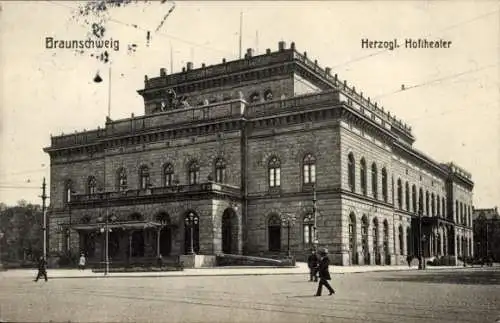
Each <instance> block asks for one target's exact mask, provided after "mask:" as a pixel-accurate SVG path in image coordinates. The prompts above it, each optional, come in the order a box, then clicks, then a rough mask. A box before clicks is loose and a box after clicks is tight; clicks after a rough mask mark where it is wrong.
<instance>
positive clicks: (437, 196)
mask: <svg viewBox="0 0 500 323" xmlns="http://www.w3.org/2000/svg"><path fill="white" fill-rule="evenodd" d="M436 215H437V216H438V217H440V216H441V198H440V197H439V195H436Z"/></svg>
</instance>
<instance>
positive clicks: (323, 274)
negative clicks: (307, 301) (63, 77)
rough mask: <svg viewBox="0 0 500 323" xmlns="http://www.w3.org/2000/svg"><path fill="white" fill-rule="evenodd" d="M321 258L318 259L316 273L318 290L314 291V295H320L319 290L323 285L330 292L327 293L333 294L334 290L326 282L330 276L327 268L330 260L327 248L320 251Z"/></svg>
mask: <svg viewBox="0 0 500 323" xmlns="http://www.w3.org/2000/svg"><path fill="white" fill-rule="evenodd" d="M320 256H321V259H320V261H319V268H318V274H319V284H318V290H317V291H316V295H314V296H321V290H322V288H323V286H325V287H326V288H327V289H328V291H329V292H330V294H329V295H332V294H335V290H334V289H333V288H332V286H330V284H329V283H328V281H329V280H331V279H332V278H331V277H330V272H329V270H328V266H330V260H329V259H328V249H326V248H325V249H323V250H322V251H321V252H320Z"/></svg>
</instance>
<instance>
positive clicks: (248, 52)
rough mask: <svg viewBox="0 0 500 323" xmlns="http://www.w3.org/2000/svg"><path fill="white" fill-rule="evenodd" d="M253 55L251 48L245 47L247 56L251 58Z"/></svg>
mask: <svg viewBox="0 0 500 323" xmlns="http://www.w3.org/2000/svg"><path fill="white" fill-rule="evenodd" d="M252 56H253V49H252V48H248V49H247V58H251V57H252Z"/></svg>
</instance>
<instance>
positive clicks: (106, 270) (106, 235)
mask: <svg viewBox="0 0 500 323" xmlns="http://www.w3.org/2000/svg"><path fill="white" fill-rule="evenodd" d="M106 211H107V209H106ZM99 231H100V232H101V233H104V275H107V274H108V273H109V233H110V232H111V229H109V226H108V214H107V212H106V220H105V222H104V227H101V228H100V229H99Z"/></svg>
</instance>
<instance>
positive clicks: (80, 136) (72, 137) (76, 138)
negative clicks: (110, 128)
mask: <svg viewBox="0 0 500 323" xmlns="http://www.w3.org/2000/svg"><path fill="white" fill-rule="evenodd" d="M105 136H106V130H105V129H95V130H89V131H83V132H77V133H73V134H67V135H64V134H63V135H60V136H53V137H51V146H52V147H67V146H78V145H85V144H89V143H95V142H97V141H98V140H99V139H100V138H103V137H105Z"/></svg>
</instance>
